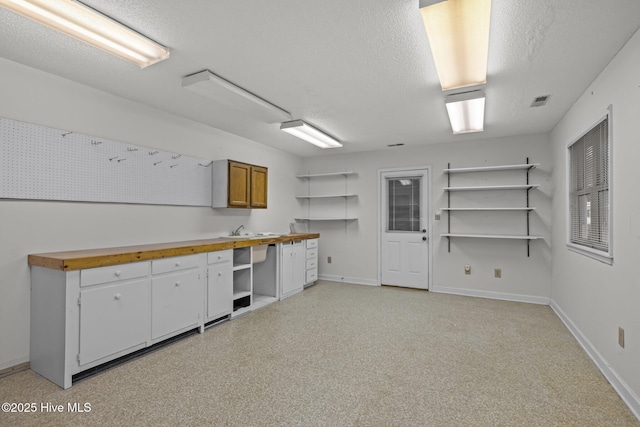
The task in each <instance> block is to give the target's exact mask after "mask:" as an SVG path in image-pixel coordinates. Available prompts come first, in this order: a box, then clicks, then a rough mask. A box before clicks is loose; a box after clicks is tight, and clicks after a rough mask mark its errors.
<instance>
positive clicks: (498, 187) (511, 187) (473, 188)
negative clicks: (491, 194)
mask: <svg viewBox="0 0 640 427" xmlns="http://www.w3.org/2000/svg"><path fill="white" fill-rule="evenodd" d="M537 187H539V185H537V184H534V185H528V184H527V185H519V184H518V185H479V186H475V185H474V186H471V187H445V188H444V191H493V190H531V189H532V188H537Z"/></svg>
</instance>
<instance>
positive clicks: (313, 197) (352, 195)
mask: <svg viewBox="0 0 640 427" xmlns="http://www.w3.org/2000/svg"><path fill="white" fill-rule="evenodd" d="M336 197H358V195H357V194H327V195H324V196H296V199H332V198H336Z"/></svg>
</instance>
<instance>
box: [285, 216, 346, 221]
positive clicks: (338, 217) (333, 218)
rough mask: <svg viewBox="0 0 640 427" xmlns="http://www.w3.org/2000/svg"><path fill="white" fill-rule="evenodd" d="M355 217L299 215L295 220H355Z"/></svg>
mask: <svg viewBox="0 0 640 427" xmlns="http://www.w3.org/2000/svg"><path fill="white" fill-rule="evenodd" d="M357 219H358V218H357V217H344V216H336V217H299V218H296V221H355V220H357Z"/></svg>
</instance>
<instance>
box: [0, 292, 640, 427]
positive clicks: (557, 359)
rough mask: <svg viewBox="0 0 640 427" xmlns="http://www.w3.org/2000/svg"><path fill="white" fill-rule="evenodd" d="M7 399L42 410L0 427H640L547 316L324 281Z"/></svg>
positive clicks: (535, 309) (531, 308)
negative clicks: (74, 409)
mask: <svg viewBox="0 0 640 427" xmlns="http://www.w3.org/2000/svg"><path fill="white" fill-rule="evenodd" d="M0 402H22V403H28V402H34V403H36V404H37V406H38V412H37V413H22V414H7V413H0V425H1V426H22V425H25V426H45V425H46V426H58V425H59V426H76V425H77V426H208V425H211V426H291V425H293V426H559V425H568V426H581V427H582V426H639V425H640V422H638V420H637V419H636V418H635V417H634V416H633V414H632V413H631V411H630V410H629V409H628V408H627V407H626V406H625V404H624V403H623V402H622V400H621V399H620V397H619V396H618V395H617V394H616V393H615V391H614V390H613V389H612V387H611V386H610V385H609V383H608V382H607V381H606V379H605V378H604V377H603V376H602V374H601V373H600V372H599V371H598V369H597V368H596V366H595V365H594V364H593V362H592V361H591V360H590V359H589V357H588V356H587V355H586V354H585V352H584V351H583V350H582V349H581V348H580V346H579V344H578V343H577V342H576V341H575V339H574V338H573V337H572V336H571V334H570V333H569V332H568V331H567V329H566V328H565V327H564V326H563V325H562V323H561V322H560V320H559V319H558V318H557V317H556V315H555V314H554V313H553V312H552V311H551V309H550V308H549V307H547V306H539V305H530V304H521V303H513V302H505V301H493V300H488V299H480V298H469V297H461V296H453V295H444V294H434V293H428V292H424V291H416V290H409V289H401V288H389V287H369V286H359V285H349V284H338V283H332V282H322V281H321V282H319V283H318V284H317V285H316V286H314V287H311V288H309V289H307V290H305V291H304V292H303V293H300V294H298V295H296V296H293V297H291V298H289V299H287V300H285V301H282V302H279V303H274V304H271V305H270V306H267V307H265V308H262V309H260V310H257V311H255V312H253V313H251V314H248V315H246V316H242V317H240V318H237V319H235V320H232V321H230V322H225V323H223V324H220V325H218V326H215V327H213V328H210V329H207V330H206V331H205V333H204V334H197V335H193V336H190V337H187V338H185V339H183V340H181V341H179V342H177V343H174V344H172V345H170V346H167V347H164V348H161V349H159V350H157V351H155V352H152V353H150V354H147V355H145V356H142V357H140V358H137V359H135V360H133V361H130V362H127V363H125V364H123V365H119V366H117V367H115V368H113V369H110V370H108V371H106V372H103V373H100V374H98V375H95V376H93V377H90V378H87V379H85V380H82V381H78V382H76V383H74V385H73V387H71V388H70V389H68V390H62V389H60V388H59V387H58V386H56V385H54V384H52V383H51V382H49V381H47V380H45V379H43V378H41V377H39V376H38V375H37V374H35V373H34V372H33V371H30V370H29V371H24V372H21V373H18V374H15V375H12V376H10V377H7V378H4V379H1V380H0ZM43 403H44V404H46V403H51V404H54V405H63V406H64V408H65V410H64V412H63V413H43V412H42V411H41V410H40V408H41V406H40V405H41V404H43ZM69 403H71V404H73V403H80V404H84V403H88V404H90V408H91V411H90V412H84V413H69V412H68V411H67V406H68V404H69Z"/></svg>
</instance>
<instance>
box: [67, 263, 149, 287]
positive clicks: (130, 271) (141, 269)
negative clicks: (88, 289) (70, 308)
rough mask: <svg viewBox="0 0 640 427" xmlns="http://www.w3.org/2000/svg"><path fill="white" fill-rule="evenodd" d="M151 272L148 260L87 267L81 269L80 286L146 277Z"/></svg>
mask: <svg viewBox="0 0 640 427" xmlns="http://www.w3.org/2000/svg"><path fill="white" fill-rule="evenodd" d="M147 274H149V263H148V262H134V263H131V264H120V265H110V266H108V267H97V268H87V269H85V270H82V271H80V286H91V285H98V284H100V283H109V282H117V281H119V280H127V279H134V278H136V277H144V276H146V275H147Z"/></svg>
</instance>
